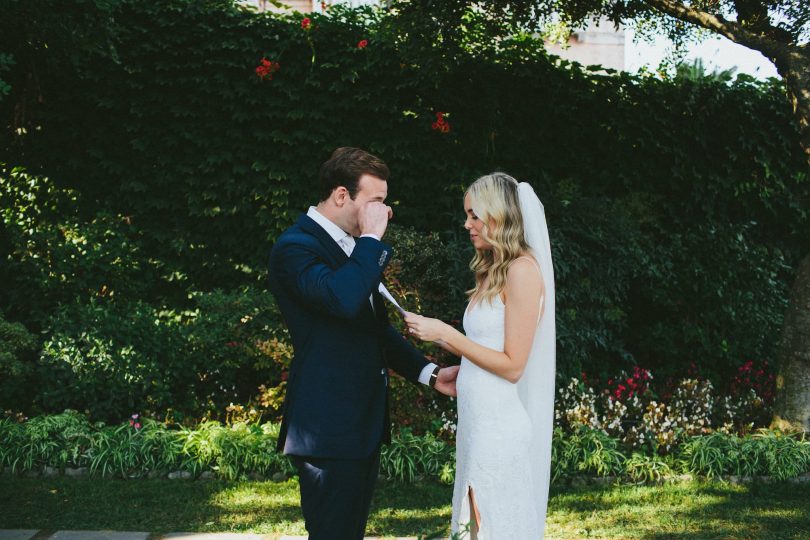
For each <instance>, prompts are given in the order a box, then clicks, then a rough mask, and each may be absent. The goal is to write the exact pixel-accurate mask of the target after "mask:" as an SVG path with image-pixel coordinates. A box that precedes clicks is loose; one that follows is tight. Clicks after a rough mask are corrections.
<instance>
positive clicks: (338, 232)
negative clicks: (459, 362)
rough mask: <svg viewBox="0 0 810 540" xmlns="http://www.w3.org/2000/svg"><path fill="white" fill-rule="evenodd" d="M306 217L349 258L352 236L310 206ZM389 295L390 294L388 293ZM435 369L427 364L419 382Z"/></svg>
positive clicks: (352, 249)
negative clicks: (324, 232) (323, 231)
mask: <svg viewBox="0 0 810 540" xmlns="http://www.w3.org/2000/svg"><path fill="white" fill-rule="evenodd" d="M307 216H308V217H310V218H312V220H313V221H314V222H315V223H317V224H318V225H320V226H321V227H322V228H323V230H325V231H326V232H327V234H328V235H329V236H331V237H332V239H333V240H334V241H335V242H336V243H337V245H339V246H340V248H341V249H342V250H343V251H344V252H345V253H346V255H348V256H349V257H351V255H352V251H354V246H355V240H354V237H353V236H352V235H350V234H349V233H347V232H346V231H344V230H343V229H341V228H340V227H338V226H337V225H336V224H335V223H334V222H332V221H331V220H330V219H329V218H327V217H326V216H324V215H323V214H321V213H320V212H318V209H317V208H315V207H314V206H310V207H309V210H307ZM365 236H370V237H371V238H374V239H375V240H380V237H379V236H377V235H376V234H364V235H361V236H360V238H363V237H365ZM379 291H380V292H381V293H382V292H383V291H385V292H386V293H387V292H388V290H387V289H386V288H385V285H383V284H382V283H380V285H379ZM389 294H390V293H389ZM383 297H385V293H383ZM369 301H370V302H371V307H372V309H373V308H374V300H373V297H371V296H370V297H369ZM435 368H436V364H434V363H432V362H428V364H427V365H426V366H425V367H424V368H422V372H421V373H420V374H419V382H420V383H422V384H429V383H430V375H431V373H433V370H434V369H435Z"/></svg>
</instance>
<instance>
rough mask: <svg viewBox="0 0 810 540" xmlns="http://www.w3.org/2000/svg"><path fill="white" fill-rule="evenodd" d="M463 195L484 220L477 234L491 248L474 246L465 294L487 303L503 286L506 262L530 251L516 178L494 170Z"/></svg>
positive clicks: (504, 283)
mask: <svg viewBox="0 0 810 540" xmlns="http://www.w3.org/2000/svg"><path fill="white" fill-rule="evenodd" d="M467 195H469V196H470V204H471V206H472V210H473V212H475V215H476V216H478V219H480V220H482V221H483V223H484V227H483V229H482V230H481V236H482V237H483V239H484V240H486V242H487V243H489V244H490V245H492V249H486V250H485V249H476V250H475V257H473V260H472V261H471V262H470V270H472V271H473V273H474V274H475V287H474V288H472V289H470V290H469V291H467V295H468V296H469V297H470V298H473V297H476V298H477V299H480V300H482V301H483V300H485V301H487V302H490V303H491V302H492V300H493V299H494V298H495V295H497V294H499V293H500V292H501V291H502V290H503V289H504V287H505V286H506V273H507V271H508V270H509V265H510V264H511V263H512V261H514V260H515V259H516V258H518V257H520V256H521V255H523V254H525V253H527V252H529V251H530V250H529V245H528V244H527V243H526V237H525V236H524V234H523V215H522V214H521V213H520V201H519V199H518V182H517V180H515V179H514V178H512V177H511V176H509V175H508V174H505V173H501V172H495V173H492V174H488V175H486V176H482V177H481V178H479V179H478V180H476V181H475V182H473V183H472V185H470V187H469V188H467V191H466V193H465V194H464V196H465V197H466V196H467ZM487 278H489V279H488V280H487ZM484 282H486V287H484Z"/></svg>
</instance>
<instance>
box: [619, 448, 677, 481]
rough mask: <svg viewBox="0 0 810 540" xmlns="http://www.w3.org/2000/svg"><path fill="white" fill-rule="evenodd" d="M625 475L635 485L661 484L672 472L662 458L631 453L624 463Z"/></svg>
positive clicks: (654, 455)
mask: <svg viewBox="0 0 810 540" xmlns="http://www.w3.org/2000/svg"><path fill="white" fill-rule="evenodd" d="M624 466H625V473H626V474H627V476H628V477H629V478H630V480H632V481H633V482H636V483H640V484H641V483H646V482H661V481H662V480H664V479H666V478H667V477H668V476H671V475H672V473H673V471H672V468H671V467H670V466H669V464H668V463H667V462H666V460H664V459H663V458H662V457H660V456H658V455H656V454H653V455H651V456H650V455H647V454H640V453H638V452H633V455H632V456H630V457H629V458H628V459H627V461H625V463H624Z"/></svg>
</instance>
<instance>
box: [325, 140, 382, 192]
mask: <svg viewBox="0 0 810 540" xmlns="http://www.w3.org/2000/svg"><path fill="white" fill-rule="evenodd" d="M364 174H370V175H372V176H376V177H378V178H380V179H381V180H385V181H388V176H389V175H390V174H391V173H390V172H389V170H388V165H386V164H385V162H384V161H383V160H381V159H380V158H378V157H377V156H374V155H372V154H369V153H368V152H366V151H365V150H361V149H359V148H352V147H350V146H342V147H340V148H338V149H337V150H335V151H334V152H332V156H331V157H330V158H329V159H327V160H326V161H324V163H323V165H321V170H320V172H319V173H318V179H319V181H320V185H321V199H320V200H321V201H325V200H326V199H328V198H329V195H331V194H332V192H333V191H334V190H335V189H337V188H338V187H340V186H343V187H345V188H346V189H347V190H348V191H349V196H350V197H351V198H352V199H354V197H355V196H356V195H357V191H358V189H357V182H358V181H359V180H360V177H361V176H363V175H364Z"/></svg>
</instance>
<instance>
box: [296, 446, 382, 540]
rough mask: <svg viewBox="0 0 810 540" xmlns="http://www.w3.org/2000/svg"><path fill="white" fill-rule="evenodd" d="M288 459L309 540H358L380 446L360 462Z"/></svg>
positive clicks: (298, 457)
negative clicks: (295, 477)
mask: <svg viewBox="0 0 810 540" xmlns="http://www.w3.org/2000/svg"><path fill="white" fill-rule="evenodd" d="M291 457H292V459H293V463H295V466H296V468H297V469H298V478H299V484H300V487H301V509H302V510H303V512H304V521H305V522H306V527H307V532H308V533H309V538H310V540H362V539H363V536H364V535H365V530H366V521H367V520H368V513H369V508H370V506H371V495H372V493H373V492H374V484H375V483H376V481H377V474H378V472H379V469H380V447H379V446H378V447H377V450H376V451H375V452H374V453H373V454H372V455H371V456H369V457H367V458H362V459H334V458H314V457H302V456H291Z"/></svg>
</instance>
